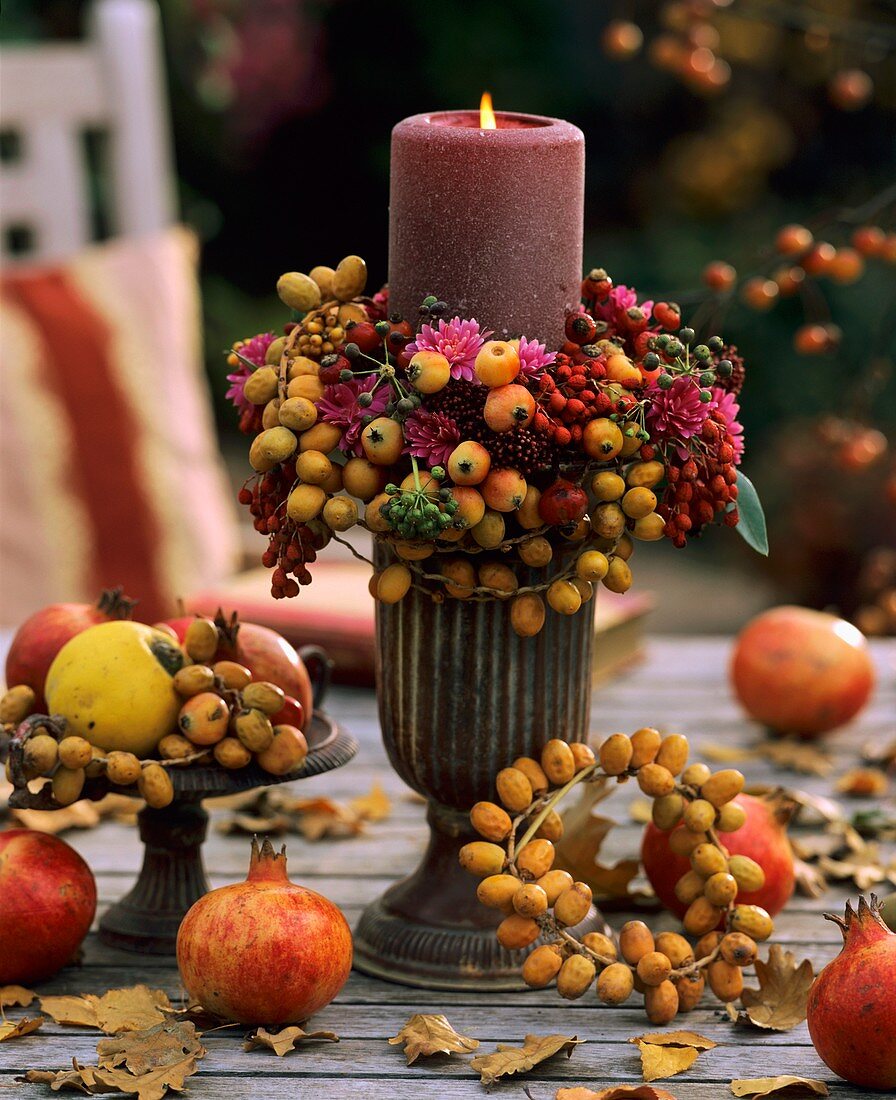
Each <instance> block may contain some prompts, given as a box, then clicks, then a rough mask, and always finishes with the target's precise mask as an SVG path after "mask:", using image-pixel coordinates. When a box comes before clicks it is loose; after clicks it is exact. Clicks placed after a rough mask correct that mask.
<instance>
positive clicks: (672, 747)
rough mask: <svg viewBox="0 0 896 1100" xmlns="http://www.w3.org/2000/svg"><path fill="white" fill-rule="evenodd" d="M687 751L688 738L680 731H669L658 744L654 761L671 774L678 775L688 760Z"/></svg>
mask: <svg viewBox="0 0 896 1100" xmlns="http://www.w3.org/2000/svg"><path fill="white" fill-rule="evenodd" d="M688 751H689V745H688V739H687V738H686V737H682V736H681V734H680V733H670V734H669V736H668V737H664V738H663V740H662V742H661V744H660V748H659V752H658V753H657V754H656V762H657V764H662V766H663V767H664V768H668V769H669V771H670V772H671V773H672V774H673V775H678V773H679V772H680V771H682V769H683V768H684V766H685V764H687V762H688Z"/></svg>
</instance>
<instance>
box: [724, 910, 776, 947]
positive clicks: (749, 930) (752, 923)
mask: <svg viewBox="0 0 896 1100" xmlns="http://www.w3.org/2000/svg"><path fill="white" fill-rule="evenodd" d="M728 925H729V928H730V929H731V931H732V932H743V933H744V934H745V935H747V936H749V937H750V938H751V939H754V940H758V941H760V942H761V941H762V940H767V939H768V938H769V936H770V935H771V934H772V932H773V931H774V928H775V926H774V924H773V923H772V918H771V917H770V916H769V915H768V913H767V912H766V911H765V910H764V909H763V908H762V906H761V905H735V907H734V908H733V909H732V910H731V919H730V920H729V922H728Z"/></svg>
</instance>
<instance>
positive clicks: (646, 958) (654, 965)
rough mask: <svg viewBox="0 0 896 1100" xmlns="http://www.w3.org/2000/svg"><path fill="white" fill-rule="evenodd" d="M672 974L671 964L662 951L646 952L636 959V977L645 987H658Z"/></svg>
mask: <svg viewBox="0 0 896 1100" xmlns="http://www.w3.org/2000/svg"><path fill="white" fill-rule="evenodd" d="M671 972H672V963H671V961H670V959H669V957H668V955H664V954H663V953H662V951H648V952H647V953H646V954H644V955H642V956H641V958H640V959H638V966H637V973H638V977H639V978H640V979H641V981H642V982H643V983H644V984H645V985H660V984H661V983H662V982H664V981H665V980H666V979H667V978H668V977H669V975H670V974H671Z"/></svg>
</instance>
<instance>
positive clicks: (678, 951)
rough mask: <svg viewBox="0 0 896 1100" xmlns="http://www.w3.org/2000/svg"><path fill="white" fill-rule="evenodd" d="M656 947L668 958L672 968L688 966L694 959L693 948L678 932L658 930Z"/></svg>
mask: <svg viewBox="0 0 896 1100" xmlns="http://www.w3.org/2000/svg"><path fill="white" fill-rule="evenodd" d="M656 949H657V951H662V953H663V954H664V955H666V956H667V957H668V959H669V962H670V963H671V964H672V968H673V969H674V970H678V969H679V968H680V967H682V966H690V965H691V963H692V962H693V961H694V949H693V947H691V945H690V944H689V943H688V941H687V940H686V939H685V938H684V936H681V935H679V933H678V932H660V934H659V935H658V936H657V938H656Z"/></svg>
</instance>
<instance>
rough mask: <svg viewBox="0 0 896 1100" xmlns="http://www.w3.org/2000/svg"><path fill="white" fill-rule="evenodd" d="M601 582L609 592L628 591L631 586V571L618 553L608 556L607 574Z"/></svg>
mask: <svg viewBox="0 0 896 1100" xmlns="http://www.w3.org/2000/svg"><path fill="white" fill-rule="evenodd" d="M601 584H602V585H603V586H604V588H608V589H609V590H610V591H611V592H628V590H629V589H630V588H631V586H632V571H631V569H629V567H628V562H626V561H623V559H622V558H620V557H619V556H618V555H617V556H615V557H612V558H610V564H609V566H608V567H607V575H606V576H605V577H604V578H603V580H602V581H601Z"/></svg>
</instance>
